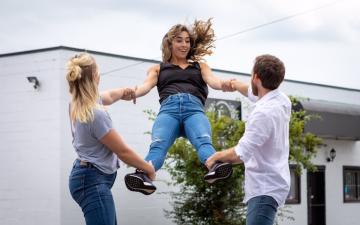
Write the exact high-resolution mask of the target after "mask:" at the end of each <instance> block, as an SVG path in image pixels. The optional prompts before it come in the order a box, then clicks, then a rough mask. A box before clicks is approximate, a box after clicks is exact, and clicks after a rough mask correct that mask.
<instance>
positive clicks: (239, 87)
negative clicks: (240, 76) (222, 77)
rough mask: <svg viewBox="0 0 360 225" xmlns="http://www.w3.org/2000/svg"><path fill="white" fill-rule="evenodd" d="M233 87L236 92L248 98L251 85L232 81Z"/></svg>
mask: <svg viewBox="0 0 360 225" xmlns="http://www.w3.org/2000/svg"><path fill="white" fill-rule="evenodd" d="M231 87H232V88H233V89H234V90H237V91H239V92H240V93H241V94H242V95H244V96H248V89H249V85H248V84H247V83H245V82H242V81H239V80H232V81H231Z"/></svg>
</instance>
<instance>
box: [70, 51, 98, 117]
mask: <svg viewBox="0 0 360 225" xmlns="http://www.w3.org/2000/svg"><path fill="white" fill-rule="evenodd" d="M96 73H98V68H97V65H96V62H95V59H94V58H93V57H92V56H91V55H90V54H88V53H81V54H79V55H75V56H74V57H72V58H71V59H70V60H69V61H68V62H67V74H66V79H67V81H68V83H69V92H70V94H71V96H72V99H71V112H70V116H71V119H72V120H74V121H75V120H76V121H79V122H81V123H87V122H89V121H92V120H93V119H94V108H100V107H99V104H98V99H99V92H98V88H97V83H96V80H95V75H96Z"/></svg>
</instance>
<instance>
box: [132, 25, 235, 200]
mask: <svg viewBox="0 0 360 225" xmlns="http://www.w3.org/2000/svg"><path fill="white" fill-rule="evenodd" d="M213 42H214V31H213V29H212V23H211V20H210V19H209V20H208V21H195V22H194V24H193V25H192V27H190V28H189V27H187V26H185V25H182V24H177V25H175V26H173V27H171V29H170V30H169V31H168V32H167V33H166V35H165V36H164V38H163V40H162V62H161V63H160V64H158V65H154V66H152V67H150V68H149V70H148V74H147V78H146V80H145V81H144V83H143V84H142V85H139V86H138V87H137V89H136V97H141V96H143V95H146V94H147V93H148V92H149V91H150V90H151V89H152V88H154V87H155V86H156V87H157V89H158V92H159V97H160V100H159V101H160V104H161V107H160V111H159V114H158V115H157V117H156V120H155V122H154V125H153V128H152V143H151V145H150V150H149V153H148V155H147V156H146V158H145V160H146V161H151V162H152V164H153V165H154V167H155V170H156V171H157V170H159V169H160V168H161V166H162V165H163V163H164V160H165V157H166V154H167V151H168V149H169V148H170V146H171V145H172V144H173V143H174V141H175V139H176V138H178V137H180V136H183V137H186V138H187V139H189V141H190V142H191V143H192V145H193V146H194V147H195V149H196V151H197V154H198V157H199V159H200V162H201V163H203V164H205V162H206V160H207V159H208V158H209V157H210V156H212V155H213V154H214V153H215V152H216V151H215V149H214V147H213V146H212V142H211V128H210V123H209V120H208V119H207V117H206V115H205V112H204V105H205V101H206V99H207V95H208V85H209V86H210V87H211V88H213V89H215V90H222V91H233V89H232V87H231V83H230V80H228V81H223V80H221V79H219V78H218V77H216V76H215V75H213V73H212V71H211V68H210V67H209V66H208V65H207V64H206V63H204V62H202V61H203V60H202V59H203V57H204V56H205V55H210V54H211V53H212V48H213ZM208 169H209V172H208V173H207V174H206V175H205V176H204V179H205V181H207V182H208V183H213V182H215V181H217V180H221V179H226V178H228V177H230V175H231V173H232V166H231V164H230V163H222V162H216V163H215V164H214V165H212V167H208ZM125 183H126V185H127V187H128V188H129V189H130V190H131V191H138V192H141V193H149V192H150V191H151V190H149V189H150V188H152V185H149V182H148V177H147V174H146V173H144V171H139V170H138V171H136V172H135V173H132V174H128V175H126V176H125ZM152 189H153V188H152Z"/></svg>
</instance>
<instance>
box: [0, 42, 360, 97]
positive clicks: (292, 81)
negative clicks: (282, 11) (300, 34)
mask: <svg viewBox="0 0 360 225" xmlns="http://www.w3.org/2000/svg"><path fill="white" fill-rule="evenodd" d="M54 50H69V51H77V52H84V51H86V52H89V53H93V54H99V55H104V56H112V57H118V58H123V59H130V60H138V61H144V62H150V63H159V62H160V61H159V60H154V59H145V58H139V57H133V56H125V55H119V54H114V53H107V52H101V51H93V50H89V49H85V48H74V47H68V46H63V45H59V46H55V47H48V48H40V49H33V50H26V51H19V52H11V53H4V54H0V58H1V57H9V56H17V55H23V54H32V53H38V52H46V51H54ZM212 70H213V71H215V72H222V73H230V74H235V75H242V76H249V77H250V76H251V75H250V74H248V73H241V72H235V71H230V70H222V69H212ZM284 81H286V82H290V83H297V84H306V85H313V86H319V87H327V88H335V89H340V90H346V91H356V92H360V89H355V88H347V87H340V86H334V85H327V84H319V83H312V82H307V81H298V80H290V79H285V80H284Z"/></svg>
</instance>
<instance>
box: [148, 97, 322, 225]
mask: <svg viewBox="0 0 360 225" xmlns="http://www.w3.org/2000/svg"><path fill="white" fill-rule="evenodd" d="M291 101H292V103H293V105H296V104H298V101H297V100H296V99H295V98H293V97H291ZM147 113H148V114H149V115H150V118H151V119H154V113H153V112H150V111H147ZM207 116H208V118H209V121H210V124H211V128H212V133H213V136H212V141H213V145H214V148H215V149H216V150H217V151H219V150H222V149H226V148H230V147H233V146H235V145H236V144H237V142H238V140H239V139H240V138H241V137H242V135H243V133H244V130H245V124H244V122H243V121H239V120H236V119H232V118H229V117H226V116H220V117H218V116H217V113H215V112H208V113H207ZM313 118H314V116H313V115H307V114H306V112H305V111H303V110H299V111H296V112H295V111H293V112H292V115H291V121H290V135H289V136H290V140H289V144H290V157H289V160H290V161H291V162H292V163H295V164H296V165H297V172H298V173H301V169H302V168H305V169H309V170H314V168H315V167H314V166H313V164H312V163H311V159H312V157H313V156H315V155H316V149H317V148H318V147H319V146H320V145H321V144H322V141H321V139H320V138H318V137H316V136H315V135H314V134H311V133H305V132H304V127H305V124H306V123H307V122H308V121H310V120H311V119H313ZM165 168H166V170H167V171H168V172H169V174H170V176H171V178H172V181H171V182H170V183H169V185H173V186H175V187H176V188H177V189H178V190H177V191H172V192H170V195H171V197H172V202H171V204H172V207H173V208H172V209H171V210H165V214H166V216H167V217H168V218H171V219H172V220H173V221H174V222H175V223H176V224H181V225H190V224H196V225H205V224H206V225H242V224H245V212H246V208H245V205H243V204H242V199H243V197H244V193H243V188H242V186H243V181H244V166H243V165H236V166H234V167H233V169H234V173H233V175H232V178H231V179H227V180H226V181H221V182H218V183H216V184H212V185H209V184H207V183H206V182H204V180H203V176H204V174H205V173H206V172H207V169H206V168H205V167H204V165H202V164H201V163H200V161H199V159H198V157H197V154H196V151H195V149H194V148H193V146H192V145H191V144H190V143H189V141H188V140H187V139H184V138H179V139H177V140H176V142H175V143H174V145H173V146H172V147H171V148H170V150H169V153H168V155H167V161H166V162H165Z"/></svg>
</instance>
